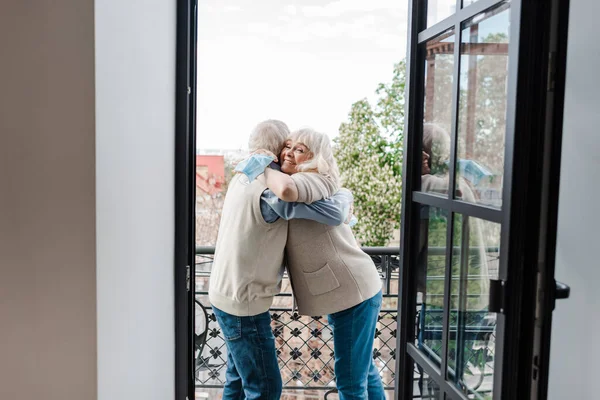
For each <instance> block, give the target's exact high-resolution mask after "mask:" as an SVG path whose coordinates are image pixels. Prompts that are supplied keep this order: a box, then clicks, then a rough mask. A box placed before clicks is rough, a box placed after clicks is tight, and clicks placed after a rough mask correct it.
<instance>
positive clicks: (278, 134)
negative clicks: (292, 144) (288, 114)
mask: <svg viewBox="0 0 600 400" xmlns="http://www.w3.org/2000/svg"><path fill="white" fill-rule="evenodd" d="M289 134H290V129H289V128H288V126H287V125H286V124H285V123H284V122H282V121H279V120H277V119H268V120H266V121H263V122H261V123H259V124H258V125H256V127H254V129H253V130H252V133H251V134H250V138H249V139H248V149H249V150H250V151H251V152H252V151H255V150H258V149H265V150H269V151H271V152H272V153H273V154H275V155H276V156H279V152H280V151H281V149H282V148H283V145H284V144H285V139H286V138H287V137H288V136H289Z"/></svg>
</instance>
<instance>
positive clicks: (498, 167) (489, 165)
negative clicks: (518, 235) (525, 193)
mask: <svg viewBox="0 0 600 400" xmlns="http://www.w3.org/2000/svg"><path fill="white" fill-rule="evenodd" d="M508 34H509V9H508V4H507V3H504V4H502V5H501V6H500V7H498V8H495V9H493V10H491V11H488V12H486V13H484V14H480V15H477V16H476V17H474V18H473V19H472V20H470V21H468V22H466V23H465V24H464V25H463V31H462V36H461V48H460V54H461V56H460V86H459V88H460V92H459V110H458V113H459V118H458V142H457V162H456V171H457V180H456V185H457V189H458V190H460V191H461V192H462V195H461V197H462V200H464V201H467V202H470V203H479V204H484V205H488V206H492V207H497V208H500V207H501V206H502V180H503V171H504V138H505V132H506V97H507V76H508V43H509V37H508Z"/></svg>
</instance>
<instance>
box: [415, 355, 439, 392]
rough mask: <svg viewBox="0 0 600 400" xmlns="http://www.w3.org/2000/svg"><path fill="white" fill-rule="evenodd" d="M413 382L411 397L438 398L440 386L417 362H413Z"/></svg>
mask: <svg viewBox="0 0 600 400" xmlns="http://www.w3.org/2000/svg"><path fill="white" fill-rule="evenodd" d="M413 382H414V383H413V397H412V398H413V399H432V400H438V399H439V398H440V394H441V390H440V386H439V385H438V384H437V383H436V382H435V381H434V380H433V378H431V377H430V376H429V375H428V374H427V372H425V371H424V370H423V368H421V367H420V366H419V364H417V363H414V372H413Z"/></svg>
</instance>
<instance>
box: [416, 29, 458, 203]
mask: <svg viewBox="0 0 600 400" xmlns="http://www.w3.org/2000/svg"><path fill="white" fill-rule="evenodd" d="M454 39H455V36H454V32H453V31H449V32H446V33H445V34H443V35H441V36H440V37H438V38H436V39H433V40H431V41H429V42H427V43H426V44H425V96H424V104H423V163H422V166H421V168H422V170H421V175H422V182H421V190H422V191H424V192H430V193H435V194H439V195H445V196H446V197H447V195H448V187H449V182H450V177H449V174H448V162H449V160H450V134H449V132H451V126H452V85H453V79H454V78H453V70H454Z"/></svg>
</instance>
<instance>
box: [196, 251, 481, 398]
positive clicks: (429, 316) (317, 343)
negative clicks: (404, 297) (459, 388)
mask: <svg viewBox="0 0 600 400" xmlns="http://www.w3.org/2000/svg"><path fill="white" fill-rule="evenodd" d="M363 250H364V251H365V252H366V253H367V254H369V255H370V256H371V258H372V259H373V261H374V263H375V265H376V267H377V269H378V271H379V274H380V276H381V279H382V281H383V296H384V300H383V305H382V309H381V311H380V315H379V321H378V324H377V331H376V333H375V336H376V337H375V343H374V348H373V359H374V360H375V364H376V365H377V366H378V368H379V370H380V375H381V377H382V380H383V383H384V386H385V387H386V390H393V388H394V379H395V375H394V372H395V359H396V329H397V328H396V319H397V306H398V303H397V302H398V295H397V294H398V273H399V260H398V248H393V247H364V248H363ZM437 253H439V254H437ZM213 254H214V247H197V248H196V276H195V277H196V291H195V295H196V305H197V307H196V354H195V358H196V387H197V388H198V389H202V390H210V389H218V388H222V387H223V385H224V383H225V370H226V362H227V361H226V360H227V350H226V346H225V342H224V340H223V337H222V333H221V330H220V328H219V326H218V324H217V322H216V318H215V316H214V315H213V314H212V310H211V306H210V303H209V301H208V279H209V277H210V271H211V266H212V257H213ZM429 255H430V256H434V257H435V256H439V257H440V259H442V258H443V257H445V250H444V249H436V248H431V249H429ZM439 278H440V279H443V277H441V276H440V277H439ZM428 279H436V277H433V276H430V277H428ZM431 295H432V296H438V294H431ZM420 312H421V304H418V309H417V321H416V324H417V331H421V332H420V336H419V338H418V339H416V341H417V343H418V344H419V346H420V348H421V349H422V350H423V351H426V352H430V353H431V357H436V355H437V354H439V351H440V348H439V347H441V327H442V326H441V322H442V321H441V316H442V314H441V313H439V312H437V311H435V310H427V313H426V315H425V319H420V317H419V315H420ZM271 318H272V328H273V334H274V336H275V341H276V348H277V355H278V358H279V365H280V370H281V375H282V379H283V385H284V393H285V391H291V390H294V391H297V390H303V391H304V396H305V398H307V399H308V398H319V397H318V396H319V395H318V393H319V392H322V391H331V390H332V389H334V388H335V376H334V373H333V364H334V359H333V337H332V332H331V328H330V327H329V326H328V324H327V318H326V317H306V316H300V315H298V314H297V313H296V312H294V309H293V296H292V292H291V287H290V285H289V280H288V278H287V276H285V275H284V280H283V284H282V292H281V293H280V294H279V295H278V296H276V299H275V301H274V304H273V307H272V308H271ZM451 318H452V315H451ZM468 318H470V319H472V321H471V322H472V323H469V324H468V325H469V326H471V327H473V329H475V331H474V332H473V334H472V335H471V336H469V337H467V339H468V340H471V341H472V343H471V344H473V346H472V347H473V349H474V350H473V351H471V350H469V351H468V352H467V354H465V360H464V362H463V364H464V365H466V364H468V363H471V364H469V365H470V367H471V368H475V367H476V368H480V369H481V373H480V377H479V380H478V382H476V383H475V384H476V385H477V387H479V386H481V385H482V382H483V379H484V377H486V376H487V377H489V376H490V368H492V372H493V344H492V345H491V346H490V343H489V338H490V330H489V329H485V327H484V329H481V323H480V322H481V318H483V314H481V315H480V314H470V315H469V316H468ZM454 326H456V325H454ZM478 329H479V330H478ZM451 331H452V322H451ZM450 333H451V334H452V332H450ZM482 352H483V353H484V354H483V355H482ZM490 355H491V357H490ZM474 360H476V361H477V362H475V361H474ZM414 381H415V387H417V386H419V387H420V388H421V389H419V390H418V391H419V392H421V397H419V396H416V395H415V397H414V398H432V397H431V396H434V394H433V392H427V390H423V389H422V388H423V373H422V371H421V370H419V369H418V368H415V374H414ZM328 393H329V392H328ZM313 396H314V397H313ZM321 396H322V394H321ZM326 398H327V397H326Z"/></svg>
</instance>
